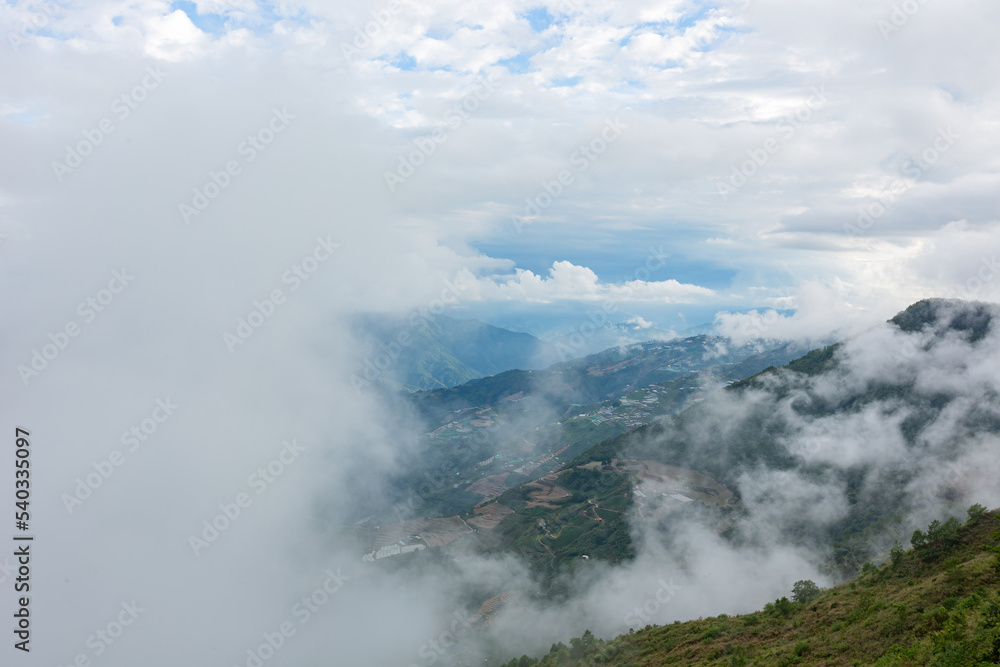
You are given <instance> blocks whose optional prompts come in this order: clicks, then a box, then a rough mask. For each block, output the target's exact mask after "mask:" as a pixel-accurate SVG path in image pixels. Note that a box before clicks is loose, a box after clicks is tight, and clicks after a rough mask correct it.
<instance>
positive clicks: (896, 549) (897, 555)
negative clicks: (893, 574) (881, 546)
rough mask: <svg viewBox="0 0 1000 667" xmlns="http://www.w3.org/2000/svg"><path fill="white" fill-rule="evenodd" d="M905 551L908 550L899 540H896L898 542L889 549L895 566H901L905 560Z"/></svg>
mask: <svg viewBox="0 0 1000 667" xmlns="http://www.w3.org/2000/svg"><path fill="white" fill-rule="evenodd" d="M904 553H906V552H905V551H904V550H903V545H902V544H900V543H899V540H896V544H895V545H893V547H892V549H890V550H889V558H890V559H891V560H892V566H893V567H894V568H896V567H899V565H900V563H902V562H903V554H904Z"/></svg>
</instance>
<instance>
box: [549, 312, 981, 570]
mask: <svg viewBox="0 0 1000 667" xmlns="http://www.w3.org/2000/svg"><path fill="white" fill-rule="evenodd" d="M997 313H998V310H997V308H996V306H990V305H986V304H976V303H963V302H956V301H945V300H928V301H922V302H919V303H917V304H914V305H913V306H910V307H909V308H908V309H906V310H905V311H903V312H902V313H900V314H899V315H897V316H896V317H894V318H893V319H892V320H890V321H889V322H888V323H887V325H886V326H884V327H880V328H877V329H875V330H872V331H870V332H868V333H866V334H862V335H860V336H858V337H856V338H854V339H852V340H848V341H844V342H842V343H838V344H836V345H832V346H829V347H827V348H823V349H819V350H814V351H812V352H809V353H808V354H806V355H805V356H803V357H801V358H799V359H797V360H795V361H793V362H791V363H789V364H788V365H787V366H785V367H782V368H770V369H767V370H765V371H763V372H761V373H759V374H757V375H755V376H753V377H751V378H749V379H747V380H744V381H742V382H738V383H735V384H733V385H732V386H730V387H729V388H728V389H727V390H726V391H724V392H721V395H719V396H716V397H714V399H713V400H706V401H704V402H701V403H698V404H695V405H693V406H691V407H689V408H688V409H686V410H684V411H683V412H681V413H679V414H678V415H677V416H676V417H674V418H673V419H670V420H661V421H655V422H652V423H650V424H648V425H645V426H643V427H642V428H639V429H636V430H634V431H632V432H630V433H627V434H623V435H621V436H618V437H616V438H613V439H610V440H608V441H606V442H604V443H601V444H599V445H597V446H595V447H593V448H591V449H589V450H587V451H585V452H583V453H581V454H580V455H579V456H578V457H577V458H576V459H575V460H573V461H571V462H570V463H569V464H568V465H571V466H573V465H583V464H586V463H589V462H591V461H604V460H609V459H612V458H615V457H623V456H626V457H632V458H641V459H655V460H659V461H662V462H664V463H669V464H672V465H677V466H681V467H684V468H690V469H694V470H699V471H701V472H704V473H707V474H709V475H711V476H713V477H715V478H717V479H718V480H719V481H720V482H722V483H723V484H726V485H731V486H733V487H734V488H736V489H737V492H738V493H740V494H741V495H743V491H742V489H740V487H741V486H743V484H741V480H743V481H749V480H747V476H748V475H755V476H759V475H760V474H762V472H763V471H766V473H763V474H764V476H765V477H770V478H771V479H778V478H787V479H789V480H794V481H795V482H796V484H798V485H802V486H811V487H814V488H820V487H822V488H834V489H835V490H836V493H837V494H838V495H841V494H842V496H843V497H844V499H845V501H846V503H847V505H846V508H845V510H844V511H843V513H842V514H841V516H839V517H838V518H836V519H835V520H833V521H828V522H826V523H825V525H817V524H816V523H815V522H808V521H800V520H789V521H787V522H784V523H781V524H779V525H778V526H777V527H778V528H779V529H780V530H781V532H782V534H783V536H784V537H785V538H786V539H788V540H789V541H791V542H793V543H799V544H810V545H815V546H817V547H819V546H827V547H829V546H832V549H833V552H832V554H831V557H830V560H829V568H830V572H831V573H832V574H834V575H835V576H838V577H844V576H853V574H855V573H856V572H857V571H858V569H859V568H860V567H861V565H862V563H863V562H864V561H865V560H868V559H869V558H870V557H871V556H872V549H873V548H874V549H876V550H877V549H879V548H880V547H879V546H878V544H879V543H884V540H885V539H887V537H888V536H896V537H899V536H901V535H902V534H903V533H904V532H906V531H907V530H908V529H910V530H912V526H908V525H907V524H906V515H907V513H908V508H909V506H910V505H913V504H915V503H917V502H920V503H925V504H926V503H929V502H934V503H941V505H942V506H943V507H945V508H946V509H947V510H948V511H957V509H958V507H959V505H960V504H961V503H962V502H963V501H965V500H966V498H965V497H964V494H965V493H966V491H967V490H968V488H970V486H972V484H973V480H974V479H975V476H976V475H977V474H978V472H977V467H978V465H979V464H973V463H972V459H973V458H980V459H983V458H988V457H989V456H990V452H991V451H993V449H992V446H991V445H990V443H991V442H993V439H995V437H996V435H997V434H998V433H1000V413H998V412H997V410H996V408H995V406H996V398H997V395H996V391H995V390H994V389H993V388H992V386H991V384H990V382H991V381H990V380H971V379H970V380H969V381H968V382H966V381H964V380H962V379H960V378H962V377H963V376H964V377H968V378H972V377H978V376H979V375H980V374H984V377H992V376H990V375H989V373H990V371H989V370H988V369H989V368H990V367H991V365H992V364H994V363H995V361H994V360H995V359H996V356H995V354H994V349H995V348H994V347H993V346H994V344H995V343H994V341H995V340H996V338H997V336H996V335H995V333H994V335H992V336H987V333H988V332H990V331H992V329H991V325H992V323H994V322H996V321H997V319H996V316H997ZM876 439H877V440H878V441H879V442H880V443H882V447H885V448H887V449H885V450H880V449H879V448H872V447H870V446H868V445H867V444H866V443H868V442H871V441H872V440H876ZM888 443H891V447H890V446H889V444H888ZM884 451H891V452H892V453H891V455H886V454H885V453H883V452H884ZM973 452H974V453H973ZM921 480H924V481H921ZM841 489H842V490H843V491H841ZM918 489H919V494H920V495H921V496H923V497H922V498H919V499H918V498H916V497H914V496H915V495H916V493H917V490H918ZM761 496H762V497H764V498H765V499H767V498H769V497H772V498H773V497H775V496H778V497H780V489H775V490H774V491H773V492H768V495H767V496H764V494H761ZM890 543H891V538H890ZM883 548H887V547H883Z"/></svg>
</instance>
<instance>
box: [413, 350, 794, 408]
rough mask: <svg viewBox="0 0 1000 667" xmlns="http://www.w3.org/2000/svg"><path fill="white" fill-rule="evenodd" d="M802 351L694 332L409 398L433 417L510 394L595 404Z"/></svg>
mask: <svg viewBox="0 0 1000 667" xmlns="http://www.w3.org/2000/svg"><path fill="white" fill-rule="evenodd" d="M801 353H802V348H800V347H798V346H796V345H791V344H778V343H773V342H772V343H768V342H766V341H755V342H752V343H746V344H742V345H735V344H733V343H732V341H729V340H728V339H725V338H722V337H719V336H706V335H701V336H694V337H691V338H683V339H676V340H671V341H666V342H663V341H650V342H645V343H637V344H633V345H628V346H622V347H614V348H610V349H607V350H604V351H603V352H599V353H597V354H591V355H588V356H586V357H583V358H581V359H575V360H572V361H566V362H562V363H556V364H553V365H552V366H549V367H547V368H545V369H544V370H541V371H533V370H520V369H519V370H511V371H507V372H504V373H499V374H497V375H494V376H491V377H486V378H481V379H477V380H472V381H470V382H466V383H465V384H462V385H458V386H453V387H448V388H443V389H434V390H429V391H425V392H418V393H415V394H414V395H413V396H411V397H410V401H411V403H412V404H413V405H414V406H415V407H416V408H417V410H418V411H419V412H420V413H421V414H422V415H423V416H424V417H426V418H427V419H429V420H430V421H431V422H440V421H441V420H442V419H446V418H448V415H450V414H452V413H455V412H457V411H460V410H464V409H468V408H471V407H489V406H495V405H497V404H500V403H502V402H505V401H509V400H511V397H517V398H516V399H515V400H520V399H522V398H535V399H540V400H544V401H546V402H547V403H548V404H549V405H552V406H555V407H556V409H557V411H562V410H565V409H566V408H567V407H569V406H570V405H573V404H576V405H591V404H594V403H600V402H601V401H605V400H610V399H615V398H618V397H621V396H623V395H625V394H627V393H628V392H630V391H635V390H637V389H641V388H643V387H647V386H649V385H651V384H655V383H658V382H666V381H670V380H674V379H676V378H678V377H680V376H683V375H687V374H690V373H697V372H700V371H703V370H705V369H708V368H714V369H716V370H717V375H719V377H720V378H721V379H722V380H723V381H731V380H738V379H742V378H744V377H746V376H747V375H751V374H753V373H756V372H757V371H759V370H761V369H763V368H765V367H767V366H769V365H773V364H775V363H786V362H787V361H789V360H791V359H794V358H796V357H797V356H799V355H800V354H801Z"/></svg>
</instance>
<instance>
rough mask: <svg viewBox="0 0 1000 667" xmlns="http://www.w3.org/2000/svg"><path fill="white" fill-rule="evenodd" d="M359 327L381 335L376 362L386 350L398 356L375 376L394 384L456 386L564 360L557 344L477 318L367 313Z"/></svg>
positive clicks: (367, 335)
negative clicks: (509, 371) (461, 318)
mask: <svg viewBox="0 0 1000 667" xmlns="http://www.w3.org/2000/svg"><path fill="white" fill-rule="evenodd" d="M355 329H356V331H357V333H358V334H359V336H360V337H362V338H364V339H367V340H371V341H376V348H375V358H373V359H372V360H369V361H368V364H370V365H372V366H374V365H375V364H376V361H377V356H378V355H380V354H381V355H385V356H386V357H388V358H391V359H392V361H393V363H392V364H391V365H388V367H387V368H385V369H383V368H382V367H381V366H379V367H378V368H376V371H377V372H376V373H370V375H369V377H371V375H376V376H377V379H378V380H380V381H382V382H384V383H385V384H386V385H388V386H389V387H391V388H394V389H402V390H405V391H419V390H426V389H435V388H439V387H452V386H455V385H459V384H463V383H465V382H468V381H469V380H473V379H476V378H481V377H486V376H489V375H495V374H497V373H501V372H503V371H506V370H510V369H514V368H519V369H537V368H544V367H546V366H548V365H549V364H551V363H553V362H555V361H558V360H559V353H558V351H557V350H556V348H555V346H553V345H551V344H548V343H545V342H542V341H541V340H539V339H538V338H535V337H534V336H532V335H531V334H526V333H519V332H515V331H508V330H507V329H501V328H500V327H495V326H492V325H489V324H485V323H483V322H479V321H477V320H457V319H453V318H451V317H447V316H444V315H438V316H436V317H430V318H425V317H418V318H414V319H412V320H411V319H402V318H394V317H388V316H382V315H366V316H364V317H362V318H359V320H358V321H357V322H356V323H355ZM382 365H385V364H382ZM366 370H368V369H367V368H362V369H359V371H358V376H359V377H361V378H364V377H365V376H364V372H365V371H366ZM383 370H384V372H383Z"/></svg>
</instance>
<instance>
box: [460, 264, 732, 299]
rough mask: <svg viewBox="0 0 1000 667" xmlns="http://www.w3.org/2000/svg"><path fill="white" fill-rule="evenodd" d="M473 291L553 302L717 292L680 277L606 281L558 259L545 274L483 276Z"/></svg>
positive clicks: (480, 296) (487, 296)
mask: <svg viewBox="0 0 1000 667" xmlns="http://www.w3.org/2000/svg"><path fill="white" fill-rule="evenodd" d="M473 290H474V291H472V292H470V295H471V298H477V299H485V300H496V301H511V300H514V301H521V302H529V303H530V302H536V303H550V302H552V301H611V302H643V301H648V302H656V303H664V304H665V303H684V302H690V301H693V300H698V299H705V298H710V297H713V296H715V292H714V291H713V290H710V289H708V288H705V287H700V286H698V285H690V284H684V283H679V282H677V281H676V280H672V279H671V280H662V281H645V280H629V281H624V282H622V283H612V284H606V283H601V282H600V281H599V280H598V277H597V274H596V273H594V272H593V271H592V270H591V269H588V268H587V267H585V266H577V265H575V264H573V263H572V262H568V261H556V262H553V263H552V268H550V269H549V275H548V277H543V276H540V275H537V274H535V273H532V272H531V271H528V270H525V269H517V271H516V272H515V274H514V275H513V276H498V277H489V278H482V279H480V280H478V281H477V282H476V284H475V285H474V287H473Z"/></svg>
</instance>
